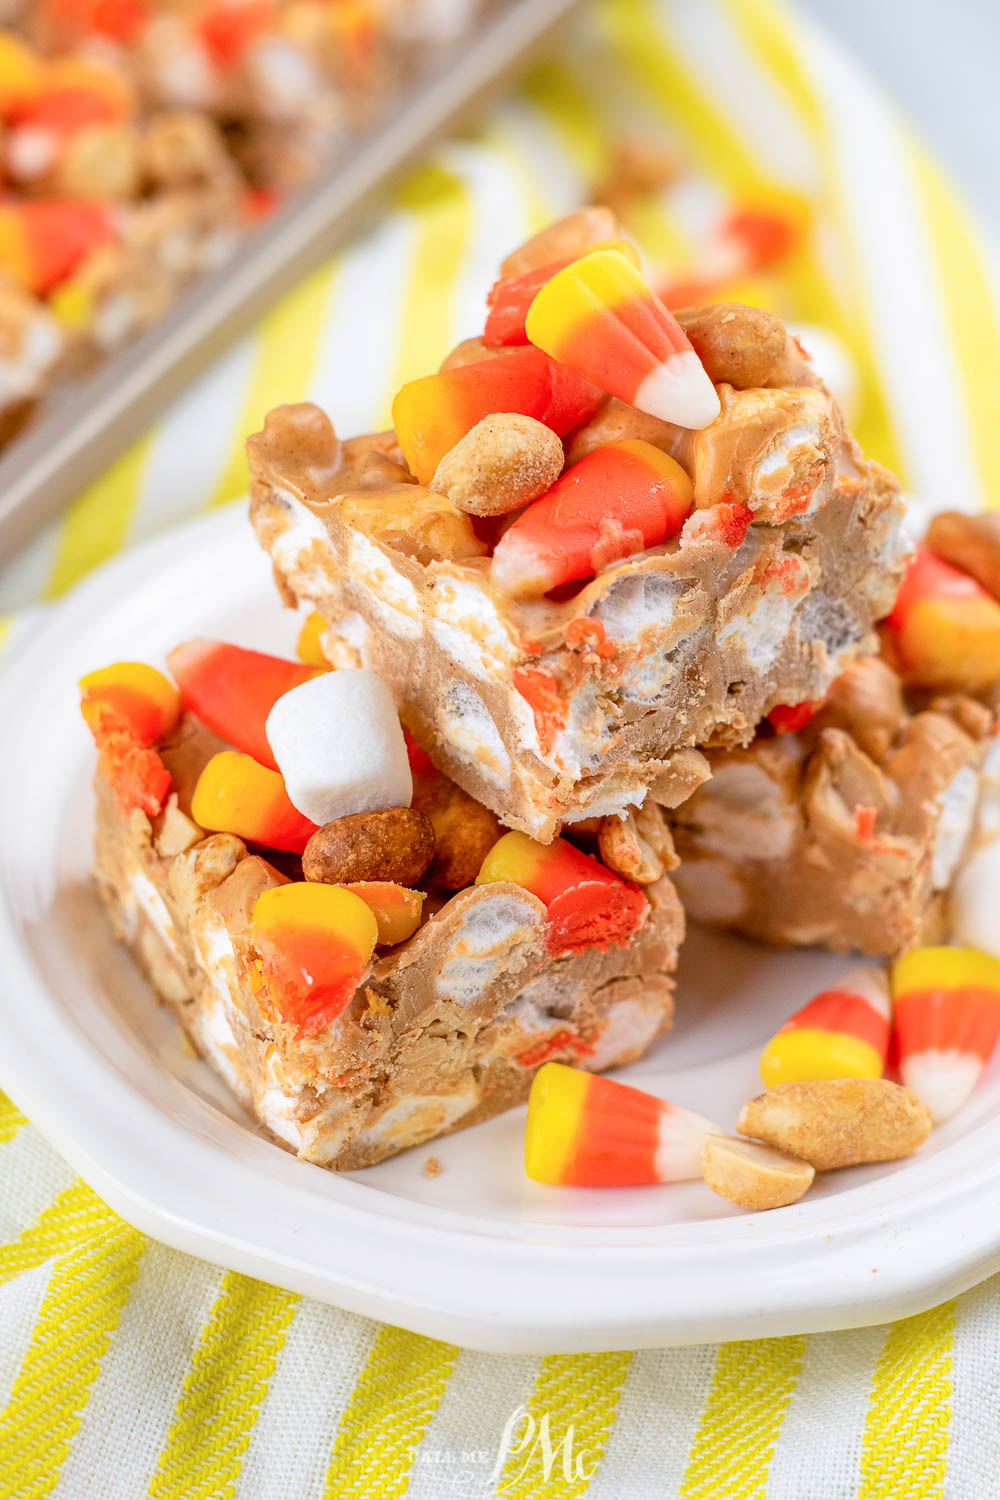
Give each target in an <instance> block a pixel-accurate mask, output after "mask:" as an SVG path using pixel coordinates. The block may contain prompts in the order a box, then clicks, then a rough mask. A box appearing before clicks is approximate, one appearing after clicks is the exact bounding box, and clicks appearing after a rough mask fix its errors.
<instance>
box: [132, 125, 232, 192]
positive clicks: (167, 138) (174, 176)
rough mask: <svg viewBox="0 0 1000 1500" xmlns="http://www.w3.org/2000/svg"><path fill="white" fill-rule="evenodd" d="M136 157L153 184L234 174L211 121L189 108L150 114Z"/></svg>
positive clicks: (183, 183) (186, 182) (189, 182)
mask: <svg viewBox="0 0 1000 1500" xmlns="http://www.w3.org/2000/svg"><path fill="white" fill-rule="evenodd" d="M140 159H141V163H142V170H143V174H144V176H145V177H146V178H147V180H148V181H149V182H150V183H151V184H153V186H155V187H166V188H177V187H189V186H192V185H201V184H204V183H208V182H212V181H215V180H220V179H221V180H222V181H225V180H226V179H227V178H230V177H232V176H233V175H234V174H233V167H232V164H231V162H230V160H229V156H228V154H227V152H226V146H225V142H224V140H223V138H222V136H221V134H220V133H219V131H218V130H217V129H216V127H215V125H213V124H212V122H211V121H210V120H207V119H205V117H204V116H203V115H199V114H195V113H194V112H193V111H189V110H169V111H165V112H164V113H162V114H160V115H154V116H153V118H152V119H151V120H150V122H149V124H148V125H147V127H146V130H145V133H144V135H143V138H142V144H141V158H140Z"/></svg>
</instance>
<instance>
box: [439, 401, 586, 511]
mask: <svg viewBox="0 0 1000 1500" xmlns="http://www.w3.org/2000/svg"><path fill="white" fill-rule="evenodd" d="M564 462H565V455H564V453H563V445H562V443H561V442H560V441H559V439H558V438H557V437H556V435H555V433H554V432H553V431H552V429H551V427H546V426H545V423H544V422H536V420H535V419H534V417H525V416H522V415H521V413H520V412H513V411H511V412H494V413H493V414H492V415H491V416H488V417H483V419H482V421H481V422H477V423H476V425H475V427H473V428H471V429H470V430H469V431H468V432H467V433H466V434H465V437H464V438H462V439H461V440H460V441H459V442H457V443H456V444H455V446H454V448H452V449H450V450H449V451H448V452H447V453H446V454H445V456H444V458H442V460H441V462H440V463H439V464H438V466H437V469H436V471H435V474H434V477H433V479H432V480H431V486H430V487H431V489H432V490H435V491H436V492H437V493H438V494H440V495H447V496H448V498H449V500H452V501H454V503H455V504H456V505H457V506H458V507H459V509H460V510H464V511H468V512H469V513H470V514H472V515H474V516H501V515H503V514H504V513H505V512H506V511H509V510H518V509H520V507H521V506H523V505H528V504H529V503H530V502H531V501H532V500H536V499H537V498H538V496H539V495H544V494H545V491H546V490H547V489H549V488H550V487H551V486H552V485H553V484H555V482H556V480H557V479H558V478H559V475H560V474H561V473H562V468H563V463H564Z"/></svg>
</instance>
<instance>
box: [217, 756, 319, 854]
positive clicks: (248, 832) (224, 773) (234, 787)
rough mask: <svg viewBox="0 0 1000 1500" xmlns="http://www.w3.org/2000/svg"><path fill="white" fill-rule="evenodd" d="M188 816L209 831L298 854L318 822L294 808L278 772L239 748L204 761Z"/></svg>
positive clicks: (314, 830)
mask: <svg viewBox="0 0 1000 1500" xmlns="http://www.w3.org/2000/svg"><path fill="white" fill-rule="evenodd" d="M191 816H192V817H193V818H194V820H195V822H196V823H197V824H198V825H199V827H201V828H208V829H210V830H211V831H212V832H213V833H235V834H237V835H238V836H239V837H240V838H241V839H247V840H248V841H249V842H250V843H251V844H264V845H265V846H266V847H267V848H268V849H286V850H288V852H289V853H291V854H301V853H302V851H303V849H304V848H305V847H306V845H307V844H308V842H309V840H310V839H311V838H312V836H313V834H314V833H315V832H316V824H315V823H310V821H309V819H308V818H304V817H303V816H302V814H301V813H300V812H298V811H297V810H296V809H295V808H294V807H293V806H292V804H291V802H290V801H289V799H288V793H287V792H286V791H285V783H284V781H283V780H282V779H281V777H280V776H279V775H278V773H277V771H270V770H268V768H267V767H266V766H262V765H259V764H258V762H257V761H256V760H254V759H253V758H252V757H251V756H249V755H241V754H240V752H239V751H238V750H222V751H220V752H219V754H218V755H213V756H212V759H211V760H210V761H209V762H208V763H207V765H206V766H205V768H204V770H203V771H202V773H201V775H200V776H199V777H198V784H197V786H196V787H195V789H194V796H193V797H192V799H191Z"/></svg>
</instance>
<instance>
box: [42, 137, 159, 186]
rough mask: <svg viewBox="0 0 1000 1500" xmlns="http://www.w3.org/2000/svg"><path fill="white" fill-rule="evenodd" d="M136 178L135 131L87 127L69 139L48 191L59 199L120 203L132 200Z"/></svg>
mask: <svg viewBox="0 0 1000 1500" xmlns="http://www.w3.org/2000/svg"><path fill="white" fill-rule="evenodd" d="M139 176H140V172H139V138H138V136H137V135H136V132H135V129H134V127H133V126H131V125H127V124H124V123H118V124H109V125H90V126H88V128H87V129H86V130H79V131H77V132H76V133H75V134H74V135H73V136H71V137H70V140H69V141H68V143H67V146H66V150H65V153H64V154H63V156H62V157H61V158H60V161H59V163H58V165H57V166H56V167H55V168H54V169H53V171H52V174H51V179H50V182H49V189H50V191H51V192H52V193H54V194H56V195H58V196H60V197H66V198H94V199H97V200H99V201H101V202H105V203H123V202H125V201H126V200H127V199H129V198H134V197H135V195H136V192H137V191H138V188H139Z"/></svg>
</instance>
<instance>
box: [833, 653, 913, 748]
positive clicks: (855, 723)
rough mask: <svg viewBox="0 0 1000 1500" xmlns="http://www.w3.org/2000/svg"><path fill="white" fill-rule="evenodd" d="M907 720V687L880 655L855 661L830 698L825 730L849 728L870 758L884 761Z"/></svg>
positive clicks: (839, 678) (838, 679)
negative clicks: (905, 703) (905, 701)
mask: <svg viewBox="0 0 1000 1500" xmlns="http://www.w3.org/2000/svg"><path fill="white" fill-rule="evenodd" d="M902 721H903V685H902V683H901V682H900V680H899V677H898V675H897V674H896V673H895V672H894V671H893V670H892V668H891V667H890V666H889V665H888V663H887V662H884V661H883V660H882V658H881V657H880V656H866V657H862V658H861V660H860V661H855V662H852V663H851V665H850V666H849V667H847V668H846V670H845V671H843V672H841V674H840V676H839V677H838V678H837V679H836V680H835V682H834V683H833V686H832V687H831V688H830V691H829V694H828V695H827V700H826V704H825V706H824V708H823V711H822V716H821V718H820V719H819V720H818V722H819V724H820V725H822V726H823V727H833V726H836V727H837V728H840V729H846V730H847V732H848V734H850V735H851V736H852V737H853V739H854V740H855V741H856V742H857V744H858V745H859V746H860V748H861V749H862V750H863V751H864V752H865V754H866V755H869V756H871V758H872V760H874V761H878V762H881V761H882V760H883V759H884V757H885V755H886V753H887V752H888V749H889V746H890V745H891V744H892V742H893V740H894V739H895V737H896V734H897V731H898V730H899V726H900V724H901V723H902Z"/></svg>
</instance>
